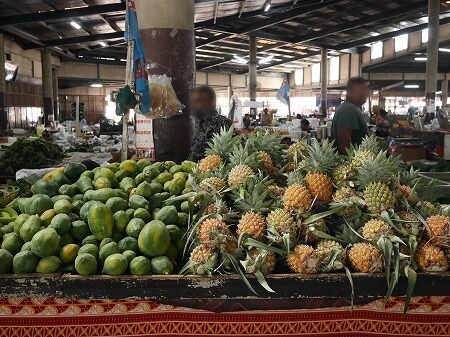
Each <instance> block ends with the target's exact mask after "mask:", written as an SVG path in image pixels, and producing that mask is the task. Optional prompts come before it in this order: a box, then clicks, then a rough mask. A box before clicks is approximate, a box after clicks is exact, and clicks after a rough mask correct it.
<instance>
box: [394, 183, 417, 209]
mask: <svg viewBox="0 0 450 337" xmlns="http://www.w3.org/2000/svg"><path fill="white" fill-rule="evenodd" d="M396 197H397V198H401V197H405V198H406V200H407V201H408V203H409V204H410V205H415V204H417V202H418V201H419V196H418V195H417V192H416V191H414V190H413V189H412V188H411V187H409V186H408V185H400V184H397V190H396Z"/></svg>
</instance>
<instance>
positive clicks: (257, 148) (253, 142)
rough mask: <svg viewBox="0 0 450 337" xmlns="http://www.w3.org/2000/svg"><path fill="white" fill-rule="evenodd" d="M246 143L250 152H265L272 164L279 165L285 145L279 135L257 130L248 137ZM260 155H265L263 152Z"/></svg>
mask: <svg viewBox="0 0 450 337" xmlns="http://www.w3.org/2000/svg"><path fill="white" fill-rule="evenodd" d="M248 143H249V149H250V151H251V152H265V153H266V154H267V155H269V157H270V158H271V160H272V163H273V165H274V166H277V167H279V166H280V165H281V164H282V161H283V158H282V153H283V150H284V148H285V146H284V144H283V143H282V142H281V137H280V136H279V135H277V134H274V133H269V132H262V131H258V132H256V133H253V134H251V135H250V136H249V137H248ZM261 154H262V153H261ZM262 155H263V156H264V157H266V156H265V155H264V154H262Z"/></svg>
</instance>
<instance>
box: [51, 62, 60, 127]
mask: <svg viewBox="0 0 450 337" xmlns="http://www.w3.org/2000/svg"><path fill="white" fill-rule="evenodd" d="M52 80H53V113H54V114H55V121H58V122H59V97H58V69H52Z"/></svg>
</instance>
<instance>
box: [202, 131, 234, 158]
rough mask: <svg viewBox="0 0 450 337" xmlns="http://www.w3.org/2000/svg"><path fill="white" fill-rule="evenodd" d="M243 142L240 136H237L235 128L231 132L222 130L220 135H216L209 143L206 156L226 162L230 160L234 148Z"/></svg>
mask: <svg viewBox="0 0 450 337" xmlns="http://www.w3.org/2000/svg"><path fill="white" fill-rule="evenodd" d="M240 142H241V137H240V136H235V134H234V126H231V128H230V129H229V130H227V129H225V128H222V129H221V130H220V132H219V133H218V134H215V135H214V136H213V138H212V139H211V141H210V142H208V147H209V148H208V149H207V150H206V156H207V157H209V156H213V155H215V156H218V157H220V158H221V159H223V160H224V161H227V160H228V159H229V156H230V154H231V153H232V152H233V148H234V147H235V146H236V145H238V144H239V143H240Z"/></svg>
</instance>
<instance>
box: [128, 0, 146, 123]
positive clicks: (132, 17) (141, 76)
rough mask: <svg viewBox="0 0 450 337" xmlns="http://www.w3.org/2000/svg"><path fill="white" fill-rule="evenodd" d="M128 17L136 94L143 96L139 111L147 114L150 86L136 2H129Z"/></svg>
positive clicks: (129, 0)
mask: <svg viewBox="0 0 450 337" xmlns="http://www.w3.org/2000/svg"><path fill="white" fill-rule="evenodd" d="M127 6H128V11H127V17H126V27H127V29H126V31H125V40H126V41H134V59H133V72H134V77H135V85H136V92H137V93H139V94H141V105H140V106H139V110H140V111H141V112H142V113H143V114H145V113H147V112H148V111H149V110H150V108H151V107H152V102H151V96H150V86H149V84H148V73H147V70H146V61H145V54H144V47H143V46H142V41H141V35H140V34H139V26H138V20H137V15H136V5H135V3H134V0H127Z"/></svg>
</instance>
